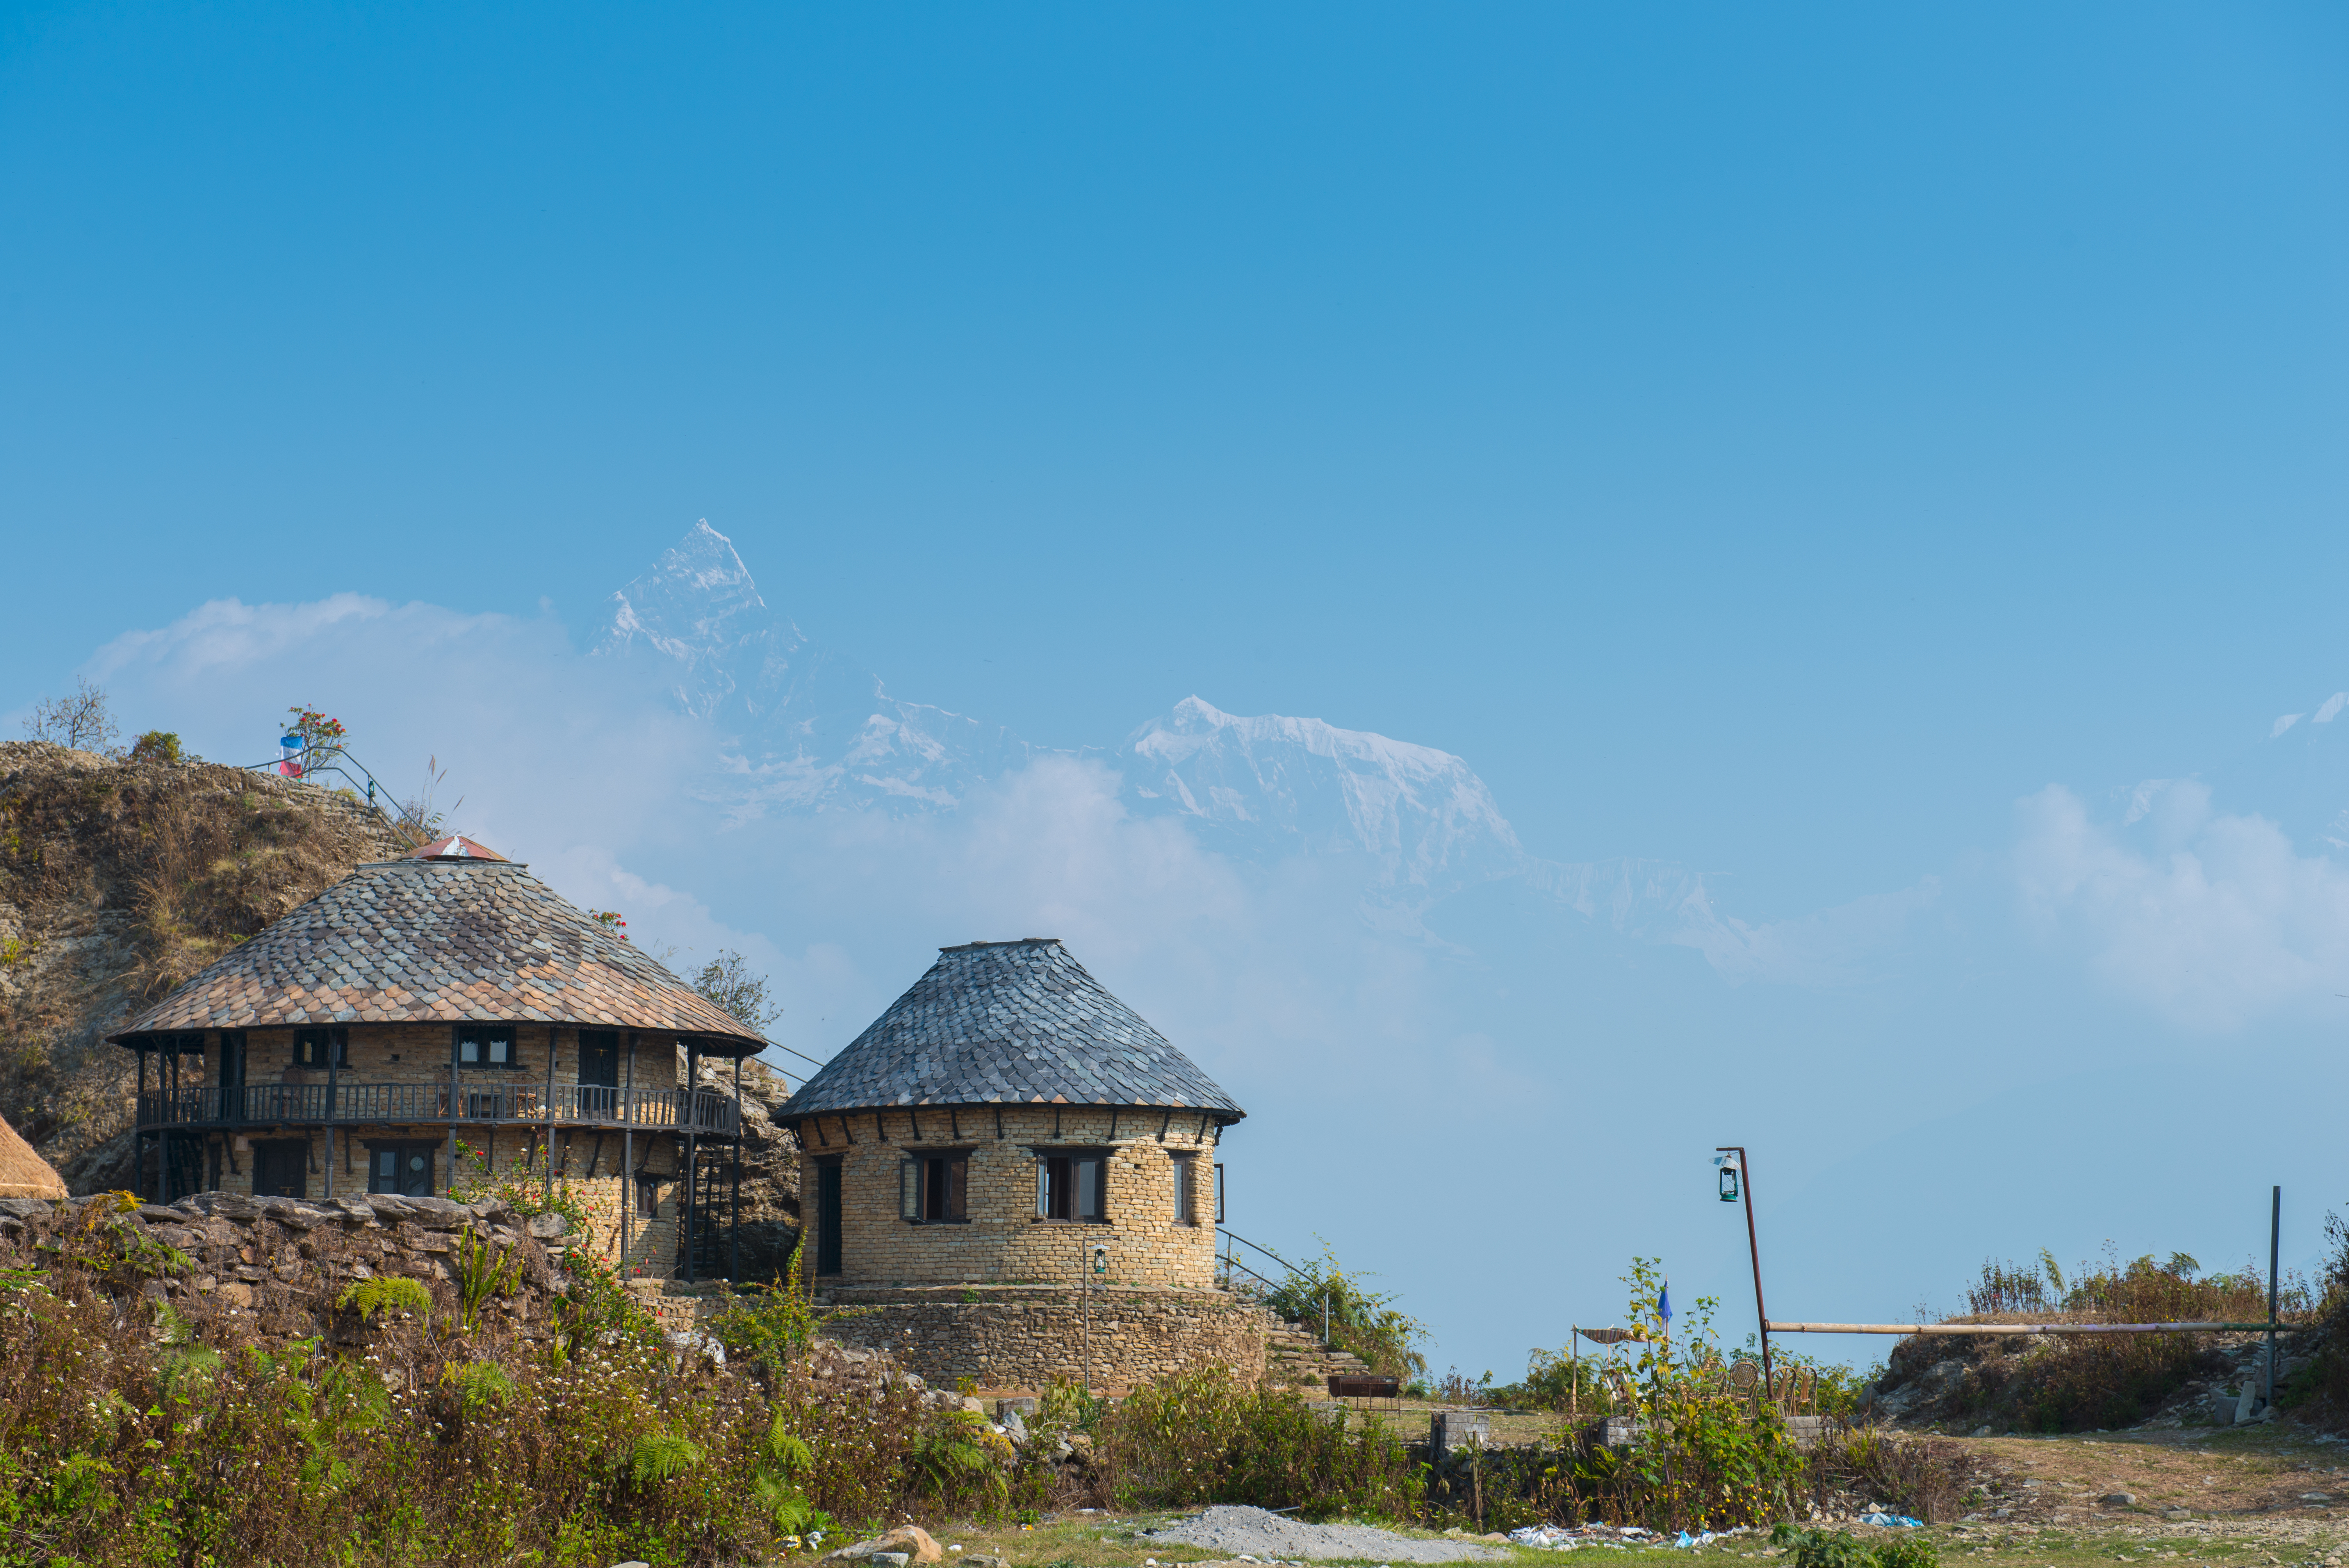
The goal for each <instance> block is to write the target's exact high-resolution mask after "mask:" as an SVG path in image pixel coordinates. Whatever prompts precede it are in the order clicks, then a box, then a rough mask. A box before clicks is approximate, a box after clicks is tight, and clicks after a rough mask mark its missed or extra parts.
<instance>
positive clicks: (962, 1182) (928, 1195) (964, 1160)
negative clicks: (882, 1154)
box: [897, 1152, 970, 1225]
mask: <svg viewBox="0 0 2349 1568" xmlns="http://www.w3.org/2000/svg"><path fill="white" fill-rule="evenodd" d="M897 1212H898V1214H899V1216H900V1217H902V1218H904V1219H908V1220H911V1221H913V1222H916V1224H924V1225H959V1224H964V1223H967V1222H968V1221H969V1219H970V1155H969V1154H968V1153H967V1152H965V1153H957V1154H926V1155H918V1156H916V1157H915V1158H913V1159H910V1160H905V1161H900V1162H899V1164H898V1166H897Z"/></svg>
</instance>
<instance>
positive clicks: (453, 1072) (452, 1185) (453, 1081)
mask: <svg viewBox="0 0 2349 1568" xmlns="http://www.w3.org/2000/svg"><path fill="white" fill-rule="evenodd" d="M463 1028H464V1026H463V1025H462V1024H451V1025H450V1026H449V1187H448V1191H451V1192H454V1191H456V1190H457V1037H458V1035H459V1033H460V1031H461V1030H462V1029H463Z"/></svg>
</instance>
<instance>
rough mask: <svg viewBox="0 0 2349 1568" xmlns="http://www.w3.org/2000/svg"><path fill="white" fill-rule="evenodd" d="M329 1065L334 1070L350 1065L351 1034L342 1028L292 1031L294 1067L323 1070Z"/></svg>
mask: <svg viewBox="0 0 2349 1568" xmlns="http://www.w3.org/2000/svg"><path fill="white" fill-rule="evenodd" d="M329 1063H331V1064H332V1065H333V1066H335V1067H336V1068H347V1067H348V1066H350V1065H351V1032H350V1031H349V1030H348V1029H344V1028H311V1029H296V1030H295V1031H294V1065H295V1067H297V1068H318V1069H320V1070H324V1069H325V1068H326V1067H327V1066H328V1065H329Z"/></svg>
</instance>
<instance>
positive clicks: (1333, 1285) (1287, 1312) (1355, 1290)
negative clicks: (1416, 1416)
mask: <svg viewBox="0 0 2349 1568" xmlns="http://www.w3.org/2000/svg"><path fill="white" fill-rule="evenodd" d="M1362 1278H1363V1276H1362V1275H1361V1274H1349V1273H1347V1272H1346V1269H1345V1267H1344V1265H1342V1264H1340V1263H1339V1262H1338V1254H1337V1253H1335V1252H1334V1251H1333V1250H1331V1248H1330V1244H1329V1243H1327V1242H1323V1243H1321V1255H1320V1256H1319V1257H1318V1258H1315V1259H1313V1260H1311V1261H1310V1262H1309V1263H1306V1264H1303V1265H1301V1266H1299V1267H1295V1268H1293V1269H1292V1270H1291V1272H1290V1273H1289V1274H1288V1277H1287V1278H1286V1279H1284V1280H1282V1281H1281V1283H1280V1284H1278V1285H1277V1286H1275V1287H1274V1288H1273V1290H1272V1291H1271V1293H1270V1294H1269V1295H1267V1296H1266V1297H1265V1305H1267V1306H1268V1307H1270V1308H1272V1310H1273V1311H1275V1312H1277V1313H1278V1314H1279V1315H1281V1316H1282V1317H1284V1318H1287V1319H1288V1321H1289V1322H1291V1323H1294V1324H1298V1325H1300V1326H1304V1327H1307V1328H1310V1329H1312V1330H1313V1331H1314V1332H1315V1333H1317V1334H1319V1332H1320V1331H1321V1325H1322V1322H1323V1314H1324V1309H1325V1307H1326V1309H1327V1314H1328V1322H1329V1325H1330V1345H1332V1346H1335V1347H1336V1348H1338V1349H1340V1350H1344V1351H1350V1352H1351V1353H1352V1354H1353V1355H1355V1356H1357V1357H1361V1360H1362V1362H1363V1364H1364V1365H1366V1366H1368V1367H1370V1368H1371V1370H1372V1371H1373V1372H1378V1373H1381V1374H1383V1375H1385V1376H1387V1377H1399V1378H1401V1379H1402V1380H1403V1381H1404V1382H1409V1381H1411V1380H1412V1379H1413V1378H1414V1377H1425V1376H1426V1375H1427V1357H1425V1356H1423V1355H1422V1354H1421V1353H1420V1351H1419V1349H1418V1345H1419V1342H1420V1341H1421V1340H1423V1339H1425V1338H1426V1337H1427V1326H1426V1325H1425V1324H1423V1323H1422V1322H1420V1321H1419V1319H1417V1318H1415V1317H1413V1316H1411V1315H1408V1314H1406V1313H1404V1312H1403V1311H1402V1309H1401V1308H1399V1307H1397V1306H1396V1305H1394V1303H1395V1300H1396V1296H1395V1295H1394V1293H1393V1292H1391V1291H1387V1292H1381V1291H1371V1290H1367V1289H1365V1288H1364V1287H1363V1285H1362Z"/></svg>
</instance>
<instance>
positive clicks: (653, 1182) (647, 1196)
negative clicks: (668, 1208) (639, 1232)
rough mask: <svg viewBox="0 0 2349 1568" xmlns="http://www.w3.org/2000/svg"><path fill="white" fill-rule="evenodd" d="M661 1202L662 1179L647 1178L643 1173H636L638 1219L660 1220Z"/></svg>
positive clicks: (655, 1177)
mask: <svg viewBox="0 0 2349 1568" xmlns="http://www.w3.org/2000/svg"><path fill="white" fill-rule="evenodd" d="M660 1202H661V1179H660V1178H659V1177H657V1176H647V1175H646V1174H645V1173H644V1172H643V1171H638V1172H636V1218H638V1219H639V1220H657V1219H659V1218H660Z"/></svg>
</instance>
